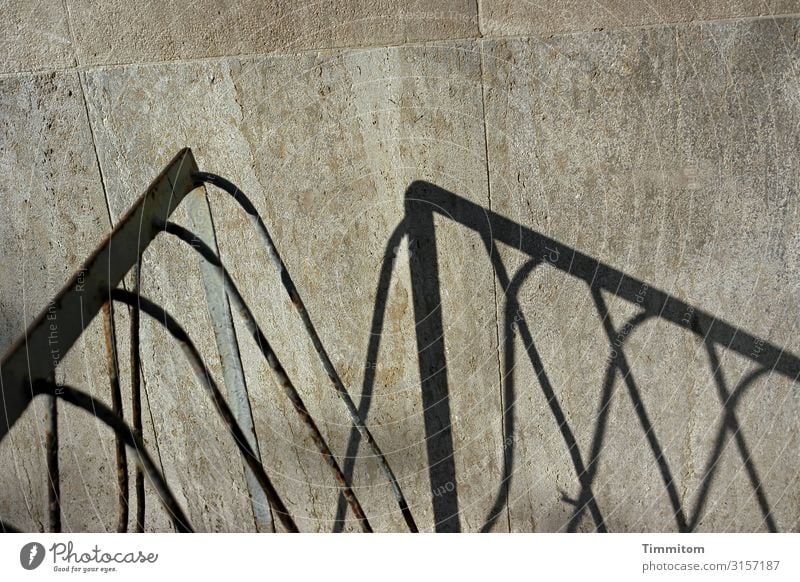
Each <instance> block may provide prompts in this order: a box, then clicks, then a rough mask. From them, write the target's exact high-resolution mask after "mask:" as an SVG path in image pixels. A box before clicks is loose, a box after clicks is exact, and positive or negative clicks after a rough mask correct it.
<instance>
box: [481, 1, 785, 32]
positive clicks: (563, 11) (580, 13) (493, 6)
mask: <svg viewBox="0 0 800 582" xmlns="http://www.w3.org/2000/svg"><path fill="white" fill-rule="evenodd" d="M478 2H479V3H480V10H479V14H480V28H481V33H482V34H483V36H486V37H499V36H515V35H533V36H542V35H549V34H554V33H564V32H591V31H598V30H611V29H616V28H624V27H629V26H651V25H669V24H677V23H682V22H692V21H700V20H722V19H735V18H752V17H760V16H777V15H782V14H796V13H798V12H800V2H798V1H797V0H769V1H765V0H714V1H713V2H707V1H706V2H697V1H694V0H650V1H648V2H630V1H627V0H604V1H603V2H584V1H582V0H566V1H561V2H518V1H516V0H478Z"/></svg>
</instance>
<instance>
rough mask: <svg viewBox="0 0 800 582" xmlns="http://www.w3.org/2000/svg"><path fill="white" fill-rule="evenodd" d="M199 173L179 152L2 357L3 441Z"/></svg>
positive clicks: (0, 416)
mask: <svg viewBox="0 0 800 582" xmlns="http://www.w3.org/2000/svg"><path fill="white" fill-rule="evenodd" d="M196 172H197V164H195V161H194V157H193V156H192V153H191V151H190V150H189V149H188V148H187V149H183V150H181V151H180V152H179V153H178V155H177V156H176V157H175V158H173V160H172V161H171V162H170V163H169V165H168V166H167V167H166V168H165V169H164V170H163V171H162V172H161V174H159V176H158V177H157V178H156V180H155V181H154V182H153V184H152V185H151V186H150V187H149V188H148V190H147V191H146V192H145V193H144V194H143V195H142V196H141V197H140V198H139V199H138V200H137V202H136V203H135V204H134V205H133V207H132V208H131V209H130V210H129V211H128V213H127V214H126V215H125V216H124V217H123V218H122V220H121V221H120V223H119V224H118V225H117V226H116V228H114V230H113V232H112V233H111V235H110V236H109V237H108V238H107V239H106V240H105V241H104V242H103V244H101V245H100V247H98V248H97V250H95V251H94V253H92V255H91V256H90V257H89V259H88V260H87V261H86V263H85V264H84V266H83V268H82V269H81V270H79V271H78V272H77V273H76V274H75V275H74V276H73V277H72V279H70V281H69V282H68V283H67V284H66V285H65V286H64V288H63V289H62V290H61V291H60V292H59V293H58V295H56V296H55V298H54V299H53V300H52V301H51V302H50V304H49V305H48V306H47V307H46V308H45V309H44V310H43V311H42V312H41V313H40V314H39V316H38V317H37V318H36V319H35V320H34V321H33V323H32V324H31V325H30V326H29V327H28V329H27V331H26V332H25V334H24V335H23V336H22V337H20V338H19V339H18V340H17V341H16V342H15V343H14V345H13V346H12V347H11V348H10V350H9V351H8V352H7V353H6V355H5V356H4V357H3V359H2V362H0V391H2V399H3V408H4V410H3V414H0V441H2V439H3V438H4V437H5V435H6V434H7V433H8V431H9V430H10V429H11V427H12V426H13V425H14V423H15V422H16V421H17V420H18V419H19V417H20V416H21V415H22V413H23V411H24V410H25V408H26V407H27V405H28V404H29V403H30V401H31V399H32V398H33V389H32V385H33V383H34V382H36V381H38V380H45V381H47V380H49V379H50V378H51V377H52V374H53V373H54V371H55V368H56V366H57V365H58V362H59V361H60V359H61V358H62V357H63V356H64V355H65V354H66V353H67V352H68V351H69V349H70V348H71V347H72V346H73V344H74V343H75V342H76V341H77V339H78V338H79V337H80V335H81V334H82V333H83V331H84V330H85V329H86V327H87V326H88V325H89V323H90V322H91V321H92V319H93V318H94V316H95V315H97V313H98V312H99V311H100V309H101V308H102V306H103V304H104V303H105V302H106V299H107V297H108V291H109V289H111V288H113V287H116V286H117V285H118V284H119V283H120V281H122V278H123V277H124V276H125V274H126V273H127V272H128V271H130V269H131V267H133V265H134V264H136V262H137V261H138V260H139V257H140V256H141V254H142V251H143V250H144V249H145V248H146V247H147V245H148V244H150V242H151V241H152V240H153V238H154V237H155V236H156V234H157V231H156V229H155V227H154V226H153V223H154V218H160V219H165V218H166V217H167V216H169V215H170V214H171V213H172V211H173V210H174V209H175V207H177V205H178V204H179V203H180V202H181V200H183V198H184V197H185V196H186V194H188V193H189V192H190V191H191V190H192V189H194V188H195V187H196V183H195V181H194V180H193V178H192V174H195V173H196ZM112 240H113V241H114V254H113V260H112V254H111V241H112ZM30 354H33V355H34V357H29V355H30Z"/></svg>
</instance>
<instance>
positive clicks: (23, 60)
mask: <svg viewBox="0 0 800 582" xmlns="http://www.w3.org/2000/svg"><path fill="white" fill-rule="evenodd" d="M74 65H75V57H74V55H73V50H72V40H71V36H70V31H69V22H68V19H67V9H66V6H65V5H64V4H62V3H61V2H47V1H46V0H35V1H30V0H9V1H7V2H3V4H2V5H0V73H6V72H11V71H32V70H37V69H48V68H66V67H71V66H74Z"/></svg>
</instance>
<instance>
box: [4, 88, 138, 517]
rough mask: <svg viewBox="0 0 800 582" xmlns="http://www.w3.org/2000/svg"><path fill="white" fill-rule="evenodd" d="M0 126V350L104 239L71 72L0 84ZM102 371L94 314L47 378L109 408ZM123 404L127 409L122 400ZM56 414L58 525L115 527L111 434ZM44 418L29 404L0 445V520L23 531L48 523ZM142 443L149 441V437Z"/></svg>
mask: <svg viewBox="0 0 800 582" xmlns="http://www.w3.org/2000/svg"><path fill="white" fill-rule="evenodd" d="M0 123H1V124H2V133H1V134H0V135H1V136H2V138H1V139H2V141H1V142H0V151H1V152H2V157H0V160H2V168H3V175H4V176H6V178H7V179H6V180H4V181H3V184H2V185H1V186H0V196H2V200H3V202H4V204H5V212H6V213H7V214H6V216H7V218H8V219H7V220H4V221H3V222H2V224H0V239H1V240H2V241H3V245H2V247H1V248H2V250H0V253H1V254H2V260H1V261H0V264H2V277H0V301H2V319H1V320H0V349H2V351H5V350H6V349H7V348H8V347H9V346H10V344H11V342H12V341H13V340H14V339H16V338H17V337H19V336H20V335H21V334H22V333H23V332H24V331H25V328H26V327H27V325H28V324H29V323H30V322H31V321H32V320H33V319H34V318H35V317H36V316H37V315H38V314H39V312H40V311H41V310H43V309H45V308H46V306H47V301H48V300H49V299H50V298H51V297H52V296H53V295H54V294H55V293H56V292H57V291H58V290H59V289H60V288H61V287H62V285H63V284H64V283H65V282H66V281H67V279H68V278H69V277H70V276H71V275H72V273H73V272H74V271H75V270H77V268H78V267H79V266H80V264H81V263H82V262H83V260H84V259H85V258H86V256H87V255H88V254H89V253H90V252H91V251H92V250H93V249H94V247H95V246H96V245H97V244H98V242H99V240H100V239H101V238H102V236H103V235H104V234H105V233H106V232H108V230H109V223H108V213H107V210H106V205H105V199H104V196H103V191H102V187H101V181H100V176H99V173H98V170H97V162H96V160H95V155H94V150H93V148H92V138H91V134H90V131H89V125H88V120H87V117H86V111H85V108H84V104H83V100H82V98H81V89H80V85H79V82H78V76H77V74H75V73H64V74H42V75H33V76H31V75H27V76H21V77H16V78H7V79H3V80H2V81H1V82H0ZM124 335H125V334H122V337H124ZM105 370H106V363H105V344H104V339H103V332H102V320H101V319H100V318H97V319H96V320H95V321H93V322H92V324H91V325H90V326H89V328H88V330H87V332H86V333H85V334H84V335H83V336H82V339H81V340H80V342H79V343H78V344H77V345H75V346H74V347H73V349H72V351H70V352H69V354H68V355H67V356H66V358H64V359H62V360H61V364H60V366H59V369H58V373H57V376H56V380H57V381H59V382H65V381H66V382H69V383H71V384H74V385H75V386H77V387H79V388H81V389H84V390H86V391H88V392H89V393H91V394H92V395H94V396H96V397H98V398H100V399H102V400H104V401H106V402H109V401H110V397H109V386H108V380H107V375H106V372H105ZM124 374H125V375H124V376H123V379H126V378H127V372H125V373H124ZM126 394H127V393H126ZM125 402H126V408H127V410H128V412H130V405H129V404H128V403H129V402H130V400H129V397H128V398H126V401H125ZM60 410H61V414H60V415H59V418H60V434H61V448H60V465H61V478H62V482H61V486H62V491H63V492H64V493H65V499H64V502H63V528H64V530H65V531H104V530H106V529H109V528H113V527H114V526H115V509H114V508H115V503H116V494H115V477H114V474H115V473H114V471H115V468H114V448H113V442H112V439H111V438H110V432H109V430H108V429H107V428H105V426H104V425H102V424H100V423H99V422H95V421H93V420H92V419H91V417H89V416H87V415H86V414H85V413H83V412H78V411H76V410H75V409H72V407H71V406H68V405H63V404H62V405H61V406H60ZM145 410H147V409H145ZM43 422H44V406H43V402H42V401H41V400H37V401H35V402H34V404H33V405H32V407H31V408H30V409H29V410H28V411H27V412H26V413H25V415H24V416H23V418H22V419H20V421H19V422H18V423H17V425H16V426H15V427H14V429H13V430H12V431H11V433H9V435H8V437H7V438H6V439H4V441H3V443H2V445H0V459H2V460H0V463H2V467H3V468H4V470H3V471H2V473H0V474H1V475H2V477H0V478H1V479H2V484H1V485H0V489H2V491H3V494H2V496H0V513H2V515H3V519H5V520H7V521H8V522H9V523H11V524H14V525H16V526H17V527H21V528H24V529H28V530H31V531H36V530H41V529H42V528H44V529H47V528H48V522H47V512H46V507H47V489H46V487H47V473H46V467H45V460H44V433H45V431H44V429H45V427H44V424H43ZM148 426H149V425H148ZM146 439H147V441H148V442H149V443H151V444H152V441H153V439H152V435H151V434H150V433H149V432H147V433H146Z"/></svg>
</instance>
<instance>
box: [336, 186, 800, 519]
mask: <svg viewBox="0 0 800 582" xmlns="http://www.w3.org/2000/svg"><path fill="white" fill-rule="evenodd" d="M436 215H438V216H439V217H441V218H443V219H445V220H449V221H452V222H454V223H456V224H458V225H460V226H462V227H465V228H467V229H469V230H472V231H474V232H476V233H478V234H479V236H480V237H481V239H482V240H483V242H484V247H485V250H486V252H487V255H488V258H489V260H490V262H491V265H492V269H493V271H494V274H495V277H496V278H497V282H498V285H499V288H502V289H504V290H505V307H504V309H503V313H504V316H503V331H504V339H503V340H502V341H503V342H504V348H505V349H504V361H503V364H502V368H503V374H502V382H503V386H502V390H503V400H502V401H503V402H504V408H505V409H504V410H503V423H504V435H505V443H507V446H504V451H503V471H502V479H501V483H500V484H499V486H498V490H497V493H496V495H495V500H494V503H493V505H492V508H491V510H490V511H489V514H488V516H487V518H486V520H485V523H484V525H483V527H482V531H488V530H490V529H491V528H492V527H493V526H494V524H495V522H496V520H497V519H498V517H499V516H500V515H501V514H502V513H503V511H504V510H505V507H506V504H507V502H508V491H509V488H510V483H511V479H512V476H513V473H514V471H513V455H514V442H515V426H514V403H515V400H516V397H517V396H516V392H517V391H518V388H517V387H516V386H515V385H514V379H513V374H512V373H511V371H512V370H513V369H514V366H515V365H516V355H515V338H516V336H517V334H518V335H519V339H520V340H521V341H522V343H523V345H524V348H525V353H526V355H527V357H528V359H529V360H530V362H531V365H532V366H533V370H534V372H535V375H536V378H537V380H538V383H539V386H540V389H541V390H542V393H543V395H544V397H545V399H546V401H547V403H548V407H549V410H550V414H551V416H552V418H553V421H554V422H555V423H556V426H557V428H558V430H559V431H560V433H561V436H562V439H563V441H564V445H565V446H566V447H567V450H568V452H569V455H570V458H571V461H572V465H573V469H574V471H575V475H576V477H577V480H578V483H579V484H580V488H581V489H580V493H579V495H578V497H577V499H574V500H572V499H568V498H567V497H566V496H564V497H563V501H565V502H568V503H570V504H572V505H574V510H573V513H572V517H571V519H570V520H569V523H568V524H567V527H566V529H567V531H576V530H577V528H578V526H579V524H580V521H581V518H582V515H583V514H584V513H585V512H586V511H588V512H589V513H590V515H591V517H592V519H593V521H594V527H595V529H596V530H597V531H607V526H606V523H605V522H604V519H603V515H602V512H601V509H600V507H599V504H598V501H597V499H596V497H595V495H594V494H593V492H592V484H593V483H594V480H595V477H596V474H597V467H598V461H599V458H600V456H601V453H602V448H603V441H604V438H605V435H606V431H607V427H608V419H609V408H610V403H611V398H612V394H613V391H614V385H615V382H616V379H617V377H618V376H619V377H621V379H622V381H623V382H624V384H625V387H626V389H627V394H628V396H629V398H630V399H631V402H632V404H633V408H634V411H635V413H636V416H637V419H638V421H639V425H640V428H641V429H642V431H643V433H644V434H645V436H646V440H647V443H648V446H649V448H650V451H651V454H652V455H653V457H654V459H655V461H656V464H657V466H658V469H659V473H660V476H661V480H662V482H663V486H664V488H665V490H666V492H667V494H668V497H669V500H670V504H671V506H672V510H673V513H674V519H675V526H676V529H677V530H678V531H692V530H694V529H695V528H696V527H697V525H698V523H699V521H700V518H701V516H702V512H703V509H704V506H705V503H706V501H707V499H708V494H709V490H710V487H711V483H712V481H713V479H714V476H715V473H716V469H717V467H718V465H719V463H718V461H719V459H720V457H721V455H722V451H723V449H724V447H725V444H726V442H727V440H728V437H729V435H732V438H733V439H734V441H735V442H736V446H737V448H738V450H739V452H740V455H741V457H742V462H743V464H744V466H745V470H746V472H747V475H748V478H749V480H750V483H751V486H752V488H753V490H754V493H755V495H756V498H757V500H758V504H759V507H760V509H761V512H762V515H763V518H764V523H765V524H766V526H767V528H768V529H769V530H770V531H777V529H778V526H777V524H776V522H775V519H774V516H773V515H772V510H771V508H770V505H769V503H768V501H767V498H766V494H765V491H764V487H763V484H762V483H761V480H760V477H759V474H758V471H757V470H756V467H755V463H754V460H753V458H752V456H751V454H750V451H749V449H748V446H747V443H746V440H745V437H744V434H743V432H742V429H741V426H740V424H739V422H738V419H737V418H736V412H735V408H736V405H737V403H738V402H739V400H740V398H741V395H742V393H743V392H744V391H745V390H746V389H747V388H748V387H749V386H751V385H752V383H753V381H754V380H756V379H757V378H758V377H760V376H761V375H763V374H765V373H768V372H769V373H776V374H779V375H782V376H785V377H786V378H789V379H790V380H792V381H796V380H797V378H798V376H799V375H800V360H799V359H798V358H797V356H795V355H793V354H790V353H787V352H786V351H785V350H783V349H781V348H779V347H778V346H775V345H772V344H770V343H767V342H764V341H763V340H761V339H759V338H756V337H754V336H753V335H751V334H749V333H747V332H745V331H743V330H741V329H739V328H737V327H735V326H733V325H731V324H729V323H726V322H724V321H722V320H720V319H718V318H717V317H715V316H714V315H712V314H709V313H706V312H704V311H702V310H701V309H698V308H696V307H694V306H691V305H689V304H687V303H685V302H683V301H681V300H680V299H677V298H676V297H673V296H672V295H669V294H668V293H666V292H664V291H660V290H658V289H656V288H653V287H651V286H649V285H647V284H646V283H644V282H642V281H640V280H638V279H636V278H634V277H631V276H629V275H626V274H625V273H623V272H621V271H619V270H617V269H615V268H613V267H611V266H609V265H606V264H604V263H602V262H600V261H597V260H595V259H593V258H591V257H590V256H588V255H586V254H583V253H581V252H579V251H577V250H576V249H573V248H571V247H568V246H566V245H564V244H562V243H560V242H558V241H556V240H554V239H551V238H549V237H546V236H544V235H542V234H541V233H538V232H536V231H534V230H532V229H530V228H528V227H526V226H524V225H522V224H519V223H517V222H514V221H512V220H510V219H508V218H506V217H504V216H502V215H500V214H497V213H495V212H493V211H491V210H489V209H487V208H484V207H481V206H479V205H477V204H475V203H473V202H471V201H469V200H466V199H465V198H462V197H460V196H458V195H457V194H454V193H452V192H449V191H447V190H444V189H442V188H439V187H438V186H435V185H433V184H430V183H428V182H422V181H418V182H414V183H412V184H411V185H410V186H409V188H408V189H407V190H406V193H405V217H404V219H403V221H402V222H401V224H400V225H399V226H398V227H397V229H396V230H395V232H394V233H393V234H392V236H391V240H390V241H389V243H388V244H387V247H386V249H385V253H384V260H383V265H382V268H381V272H380V276H379V279H378V288H377V293H376V301H375V305H374V309H373V316H372V325H371V329H370V340H369V344H368V348H367V361H368V362H371V361H376V358H377V355H378V352H379V348H380V341H381V332H382V329H383V322H384V314H385V311H386V307H387V299H388V297H387V296H388V288H389V282H390V280H391V275H392V271H393V269H394V262H395V252H396V248H397V247H398V245H399V244H400V243H401V241H402V239H403V238H404V237H405V238H406V241H407V244H408V247H409V251H410V253H409V254H410V259H409V260H410V277H411V285H412V296H413V305H414V320H415V328H416V330H415V331H416V340H417V349H418V362H419V373H420V379H421V386H420V388H421V393H422V401H423V405H424V425H425V436H426V447H427V455H428V459H427V461H428V463H427V464H428V472H429V477H430V486H431V500H432V504H433V514H434V520H435V529H436V531H440V532H451V531H460V529H461V525H460V520H459V499H458V488H457V486H456V484H457V475H456V469H455V463H454V456H453V453H454V447H453V434H452V426H451V420H450V407H449V387H448V376H447V360H446V357H445V341H446V340H445V335H444V329H443V324H442V319H443V316H442V305H441V300H440V299H441V297H440V285H441V282H440V279H439V263H438V256H437V242H436V228H435V225H434V216H436ZM498 242H501V243H503V244H504V245H506V246H509V247H511V248H514V249H516V250H518V251H520V252H522V253H524V254H526V255H528V257H530V260H529V261H528V262H527V263H526V264H524V265H523V266H522V267H521V268H520V269H519V270H518V271H517V272H516V273H514V274H513V275H512V274H509V273H508V271H507V268H506V266H505V264H504V263H503V260H502V259H501V257H500V256H499V254H498V252H497V243H498ZM543 264H548V265H549V266H551V267H554V268H556V269H558V270H559V271H561V272H563V273H565V274H567V275H570V276H572V277H575V278H577V279H580V280H582V281H583V282H584V283H585V284H586V289H587V292H588V293H590V294H591V297H592V299H593V302H594V305H595V308H596V310H597V312H598V315H599V316H600V318H601V320H602V322H603V328H604V331H605V334H606V336H607V339H608V342H609V346H610V351H611V353H612V357H611V358H610V360H609V365H608V368H607V370H606V373H605V379H604V383H603V389H602V391H601V400H600V404H599V407H598V412H597V420H596V423H595V427H594V430H593V438H592V443H591V448H590V453H589V456H588V462H585V461H584V459H583V456H582V454H581V451H580V449H579V446H578V444H577V442H576V439H575V436H574V432H573V430H572V428H571V427H570V424H569V422H568V420H567V418H566V415H565V414H564V411H563V409H562V407H561V404H560V402H559V400H558V398H557V396H556V392H555V390H554V388H553V386H552V384H551V381H550V379H549V377H548V374H547V372H546V370H545V367H544V363H543V361H542V359H541V357H540V356H539V353H538V351H537V349H536V346H535V344H534V341H533V338H532V334H531V331H530V327H529V325H528V322H527V320H526V318H525V316H524V313H523V312H522V310H521V308H520V305H519V301H518V297H517V295H518V292H519V289H520V287H521V285H522V284H523V282H524V281H525V279H526V278H527V277H528V275H529V274H530V273H531V272H532V271H533V270H534V269H535V268H537V267H538V266H540V265H543ZM601 291H604V292H606V293H609V294H612V295H614V296H616V297H618V298H621V299H624V300H626V301H628V302H630V303H633V304H635V305H637V306H639V307H640V309H641V311H640V312H639V313H638V314H637V315H635V316H634V317H633V318H632V319H631V320H629V321H627V322H625V323H624V324H623V326H622V327H620V328H619V329H617V328H615V327H614V325H613V323H612V321H611V318H610V316H609V313H608V309H607V307H606V305H605V302H604V300H603V297H602V294H601ZM651 318H658V319H662V320H666V321H668V322H670V323H672V324H674V325H676V326H678V327H679V328H683V329H685V330H687V331H690V332H692V333H693V334H695V335H697V336H699V337H701V338H702V340H703V342H704V344H705V345H706V349H707V353H708V355H709V359H710V365H711V368H712V373H713V374H714V379H715V383H716V384H717V388H718V395H719V398H720V402H721V406H722V408H723V410H724V422H723V424H722V426H721V427H720V429H719V431H718V433H717V435H716V437H715V440H714V447H713V449H712V453H711V455H710V457H709V459H708V462H707V464H706V470H705V473H704V475H703V478H702V482H701V485H700V488H699V494H698V496H697V499H696V501H695V505H694V507H693V510H692V512H691V514H689V515H687V512H686V511H685V509H684V502H683V500H682V499H681V497H680V495H679V493H678V491H677V489H676V486H675V480H674V477H673V473H672V470H671V468H670V466H669V463H668V461H667V459H666V457H665V455H664V452H663V447H662V445H661V443H660V442H659V439H658V437H657V435H656V431H655V429H654V427H653V424H652V421H651V419H650V416H649V415H648V412H647V407H646V405H645V402H644V400H643V398H642V395H641V392H640V390H639V388H638V386H637V384H636V381H635V379H634V377H633V373H632V370H631V369H630V366H629V364H628V363H627V359H626V356H625V350H624V341H625V339H627V338H628V337H630V335H631V332H632V331H633V330H634V329H635V328H636V327H638V326H639V325H640V324H642V323H644V322H645V321H647V320H649V319H651ZM621 330H625V331H624V333H621ZM618 337H621V338H623V340H622V341H620V342H618V345H615V344H614V342H615V340H616V339H617V338H618ZM717 348H721V349H725V350H731V351H733V352H736V353H738V354H740V355H742V356H744V357H745V358H748V359H749V360H751V361H752V362H754V363H755V364H756V365H757V366H758V369H757V370H756V371H755V372H754V373H752V374H751V375H750V376H749V377H748V378H746V379H745V380H743V381H742V383H741V384H740V385H739V386H738V387H737V388H736V389H735V390H734V391H733V392H731V391H729V390H728V388H727V386H726V385H725V382H724V379H723V378H722V375H721V373H720V366H719V359H718V357H717V356H716V349H717ZM365 368H366V370H367V373H366V374H365V377H364V381H363V385H362V391H361V400H360V403H359V413H360V414H361V415H362V416H361V418H362V419H364V420H365V421H366V418H367V415H368V413H369V408H370V402H371V397H372V394H373V390H374V382H375V377H374V373H371V372H370V370H371V368H370V366H365ZM359 441H360V437H359V434H358V432H357V431H351V434H350V439H349V442H348V447H347V459H346V462H345V473H346V477H347V478H348V479H349V480H352V473H353V467H354V463H355V456H356V453H357V451H358V446H359ZM344 512H345V506H344V503H343V500H342V499H340V502H339V506H338V511H337V520H338V522H337V527H341V520H343V518H344Z"/></svg>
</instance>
